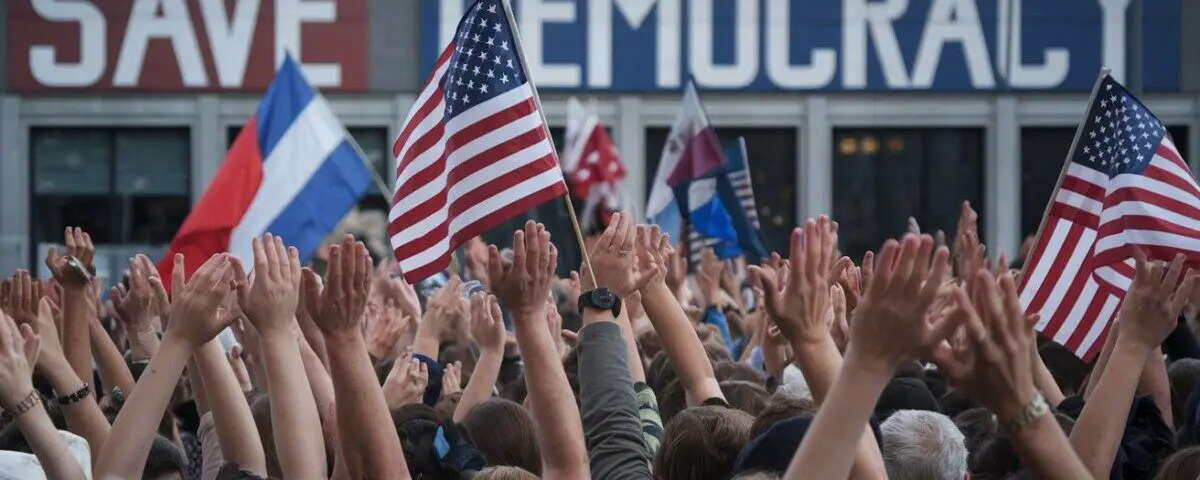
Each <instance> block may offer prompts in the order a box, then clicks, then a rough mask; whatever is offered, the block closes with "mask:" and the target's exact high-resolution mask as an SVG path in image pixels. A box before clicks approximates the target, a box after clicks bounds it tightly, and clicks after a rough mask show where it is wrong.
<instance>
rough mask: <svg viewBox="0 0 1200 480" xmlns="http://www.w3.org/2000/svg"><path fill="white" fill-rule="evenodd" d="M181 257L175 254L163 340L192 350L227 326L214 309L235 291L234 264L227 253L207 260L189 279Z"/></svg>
mask: <svg viewBox="0 0 1200 480" xmlns="http://www.w3.org/2000/svg"><path fill="white" fill-rule="evenodd" d="M183 260H184V259H183V255H182V254H176V255H175V258H174V271H173V272H172V274H171V285H172V290H173V291H172V294H173V295H174V296H173V298H172V299H171V322H170V325H169V326H168V327H167V332H166V337H167V338H175V339H178V340H179V341H182V342H184V343H185V344H186V345H188V346H190V347H191V348H196V347H198V346H200V345H202V344H204V343H205V342H207V341H209V340H212V339H213V337H216V336H217V333H219V332H220V331H221V330H222V329H224V328H225V327H228V326H229V321H228V319H227V318H222V317H221V316H218V315H217V309H218V308H219V307H220V306H221V305H222V304H223V303H224V302H225V300H226V298H227V297H228V296H229V295H231V294H232V293H233V291H234V289H235V288H236V282H235V279H234V278H233V271H234V262H235V261H236V260H234V259H233V257H231V256H230V255H229V254H227V253H222V254H218V255H213V256H212V257H209V259H208V261H206V262H204V264H203V265H201V266H200V268H199V269H198V270H196V273H195V274H193V275H192V278H190V279H186V274H185V273H184V264H183Z"/></svg>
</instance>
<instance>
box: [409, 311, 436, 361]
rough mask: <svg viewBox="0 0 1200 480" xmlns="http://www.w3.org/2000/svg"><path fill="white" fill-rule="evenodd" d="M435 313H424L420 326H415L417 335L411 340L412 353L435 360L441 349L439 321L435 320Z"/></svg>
mask: <svg viewBox="0 0 1200 480" xmlns="http://www.w3.org/2000/svg"><path fill="white" fill-rule="evenodd" d="M436 317H437V315H436V313H434V314H430V313H426V314H425V317H424V318H422V319H421V324H420V325H417V335H416V337H415V338H413V353H419V354H421V355H424V356H426V357H429V358H433V359H437V358H438V350H439V349H441V344H442V339H441V337H442V335H441V332H440V331H439V328H438V325H439V323H438V322H439V321H441V319H439V318H436Z"/></svg>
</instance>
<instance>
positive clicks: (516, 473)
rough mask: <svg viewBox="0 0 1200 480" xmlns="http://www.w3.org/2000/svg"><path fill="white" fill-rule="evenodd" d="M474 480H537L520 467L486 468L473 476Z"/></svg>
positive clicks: (536, 477)
mask: <svg viewBox="0 0 1200 480" xmlns="http://www.w3.org/2000/svg"><path fill="white" fill-rule="evenodd" d="M474 479H475V480H539V479H538V476H537V475H534V474H532V473H529V471H528V470H525V469H523V468H520V467H510V466H499V467H488V468H485V469H483V470H482V471H480V472H479V474H478V475H475V477H474Z"/></svg>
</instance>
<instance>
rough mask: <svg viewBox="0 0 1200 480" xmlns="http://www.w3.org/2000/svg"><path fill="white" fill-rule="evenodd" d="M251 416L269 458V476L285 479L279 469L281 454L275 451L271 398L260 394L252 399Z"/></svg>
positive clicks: (264, 451) (281, 470)
mask: <svg viewBox="0 0 1200 480" xmlns="http://www.w3.org/2000/svg"><path fill="white" fill-rule="evenodd" d="M250 415H251V416H253V417H254V426H255V427H256V428H257V429H258V438H260V439H262V446H263V453H264V454H265V455H266V457H267V476H268V477H271V478H283V469H282V468H280V467H279V454H278V452H276V450H275V426H274V424H273V423H271V397H269V396H267V395H266V394H259V395H255V396H254V397H253V398H251V399H250Z"/></svg>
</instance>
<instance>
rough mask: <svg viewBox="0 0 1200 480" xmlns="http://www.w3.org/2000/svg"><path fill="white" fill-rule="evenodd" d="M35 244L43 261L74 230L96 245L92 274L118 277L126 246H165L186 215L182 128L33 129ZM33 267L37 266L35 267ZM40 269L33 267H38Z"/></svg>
mask: <svg viewBox="0 0 1200 480" xmlns="http://www.w3.org/2000/svg"><path fill="white" fill-rule="evenodd" d="M30 153H31V157H32V163H33V171H32V175H31V176H32V185H33V203H32V207H31V208H32V214H33V217H32V218H33V232H32V233H33V241H34V243H35V244H37V245H38V249H37V254H38V255H41V254H42V252H44V251H45V249H46V248H48V247H49V246H50V245H53V244H59V243H61V242H62V232H63V228H64V227H66V226H68V225H70V226H79V227H82V228H84V229H85V230H87V231H88V233H89V234H90V235H91V236H92V240H93V241H94V242H96V244H97V250H98V252H99V253H98V255H97V268H98V269H100V270H101V271H100V274H101V276H103V277H111V276H112V274H114V273H115V272H109V271H105V270H106V268H107V265H113V266H114V268H117V269H118V270H119V269H123V268H124V263H123V262H121V261H120V259H116V260H114V259H110V258H107V257H109V256H111V257H114V258H116V257H121V258H124V257H126V256H128V255H127V254H126V253H120V252H125V251H126V250H128V248H129V247H128V246H130V245H140V246H146V248H144V249H143V251H156V250H158V249H160V248H161V246H163V245H166V244H168V243H170V241H171V238H172V237H173V236H174V235H175V232H176V231H177V230H178V229H179V226H180V225H181V224H182V223H183V220H184V219H185V218H186V217H187V214H188V211H189V210H190V207H191V138H190V132H189V131H188V129H186V128H34V129H33V130H32V132H31V135H30ZM35 260H36V259H35ZM40 263H41V262H40V261H37V262H35V264H40Z"/></svg>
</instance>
